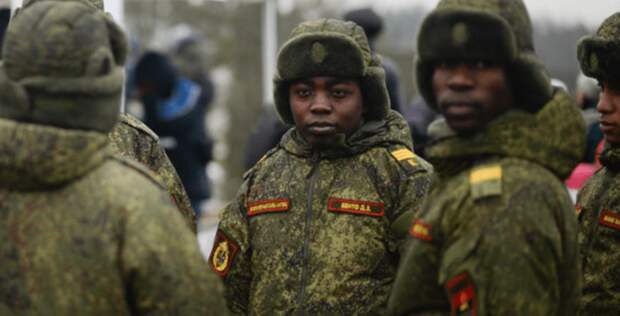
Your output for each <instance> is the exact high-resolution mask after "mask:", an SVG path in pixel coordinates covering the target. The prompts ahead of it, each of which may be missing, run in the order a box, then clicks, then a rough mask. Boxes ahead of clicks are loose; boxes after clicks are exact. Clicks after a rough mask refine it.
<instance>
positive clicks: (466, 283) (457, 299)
mask: <svg viewBox="0 0 620 316" xmlns="http://www.w3.org/2000/svg"><path fill="white" fill-rule="evenodd" d="M446 290H447V291H448V296H449V297H450V306H451V313H450V315H453V316H454V315H472V316H475V315H476V314H477V312H478V302H477V298H476V287H475V286H474V283H473V282H472V280H471V278H470V277H469V274H467V272H465V273H461V274H459V275H457V276H455V277H454V278H452V279H450V280H449V281H448V282H447V283H446Z"/></svg>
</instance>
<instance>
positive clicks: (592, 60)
mask: <svg viewBox="0 0 620 316" xmlns="http://www.w3.org/2000/svg"><path fill="white" fill-rule="evenodd" d="M577 56H578V58H579V63H580V64H581V69H582V71H583V73H584V74H585V75H586V76H588V77H593V78H597V79H599V80H610V81H620V67H619V66H618V65H620V12H616V13H614V14H613V15H611V16H610V17H608V18H607V19H605V21H604V22H603V24H601V26H600V27H599V29H598V31H597V32H596V34H594V35H590V36H586V37H584V38H582V39H581V40H580V41H579V45H578V49H577Z"/></svg>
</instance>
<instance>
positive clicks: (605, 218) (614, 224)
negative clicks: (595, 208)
mask: <svg viewBox="0 0 620 316" xmlns="http://www.w3.org/2000/svg"><path fill="white" fill-rule="evenodd" d="M598 223H599V224H600V225H603V226H607V227H609V228H613V229H615V230H620V215H618V214H616V213H614V212H612V211H610V210H608V209H603V211H601V215H600V216H599V218H598Z"/></svg>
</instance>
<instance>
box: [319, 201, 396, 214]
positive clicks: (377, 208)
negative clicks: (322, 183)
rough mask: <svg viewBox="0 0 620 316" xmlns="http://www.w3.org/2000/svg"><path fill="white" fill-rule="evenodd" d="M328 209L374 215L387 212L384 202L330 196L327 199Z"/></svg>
mask: <svg viewBox="0 0 620 316" xmlns="http://www.w3.org/2000/svg"><path fill="white" fill-rule="evenodd" d="M327 210H328V211H330V212H337V213H351V214H360V215H368V216H374V217H380V216H383V214H385V207H384V204H383V203H382V202H370V201H360V200H349V199H339V198H329V200H327Z"/></svg>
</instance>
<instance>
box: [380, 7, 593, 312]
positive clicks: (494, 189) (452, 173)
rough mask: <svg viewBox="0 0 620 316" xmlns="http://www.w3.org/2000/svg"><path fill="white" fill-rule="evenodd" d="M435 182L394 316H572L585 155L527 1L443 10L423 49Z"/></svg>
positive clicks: (395, 297)
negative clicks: (578, 186) (545, 62)
mask: <svg viewBox="0 0 620 316" xmlns="http://www.w3.org/2000/svg"><path fill="white" fill-rule="evenodd" d="M418 53H419V55H418V56H419V59H418V61H417V70H416V71H417V77H418V84H419V91H420V92H421V93H422V95H423V96H424V98H425V100H426V102H428V104H429V105H432V106H433V107H435V108H437V109H438V110H439V111H440V112H441V113H442V114H443V115H444V117H445V120H443V119H442V120H439V121H436V122H434V123H433V124H432V125H431V126H430V127H429V130H430V134H431V136H432V142H431V144H430V146H429V148H428V151H427V153H428V158H429V161H430V162H431V163H432V164H433V165H434V167H435V171H436V175H437V178H436V181H434V182H433V184H432V186H431V189H430V193H429V196H428V197H427V200H426V201H427V202H426V203H425V204H424V206H423V207H422V210H421V212H420V214H421V215H420V216H419V217H418V218H417V219H416V220H415V221H414V222H413V223H412V226H411V229H410V235H411V236H412V237H413V239H412V242H411V243H410V244H408V251H407V252H406V254H405V256H404V258H403V260H401V266H400V267H399V270H398V275H397V278H396V281H395V284H394V288H393V292H392V296H391V297H390V302H389V311H390V314H393V315H428V314H432V315H448V314H452V315H515V314H518V315H572V314H574V313H575V312H576V307H577V300H578V295H579V261H578V256H577V240H576V235H577V220H576V218H575V216H574V213H573V211H572V209H573V207H572V203H571V200H570V198H569V196H568V194H567V192H566V189H565V188H564V185H563V184H562V180H563V179H565V178H566V177H567V176H568V175H569V174H570V172H571V170H572V169H573V167H574V166H575V165H576V164H577V163H578V162H579V160H580V158H581V155H582V154H583V149H584V137H583V135H584V123H583V120H582V118H581V115H580V114H579V109H578V108H577V106H576V105H575V104H574V101H572V100H571V98H570V97H569V96H568V95H567V94H566V93H565V92H564V91H561V90H557V89H556V90H555V91H554V90H553V89H552V88H551V86H550V84H549V80H548V77H547V76H546V75H545V70H544V68H543V66H542V65H541V64H540V63H539V61H538V59H537V57H536V55H535V54H534V47H533V43H532V27H531V22H530V18H529V15H528V12H527V9H526V8H525V5H524V4H523V2H522V1H520V0H511V1H504V0H442V1H440V2H439V4H438V6H437V8H436V9H435V10H434V11H432V13H431V14H430V15H429V16H428V17H426V18H425V20H424V22H423V23H422V26H421V29H420V33H419V37H418Z"/></svg>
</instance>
